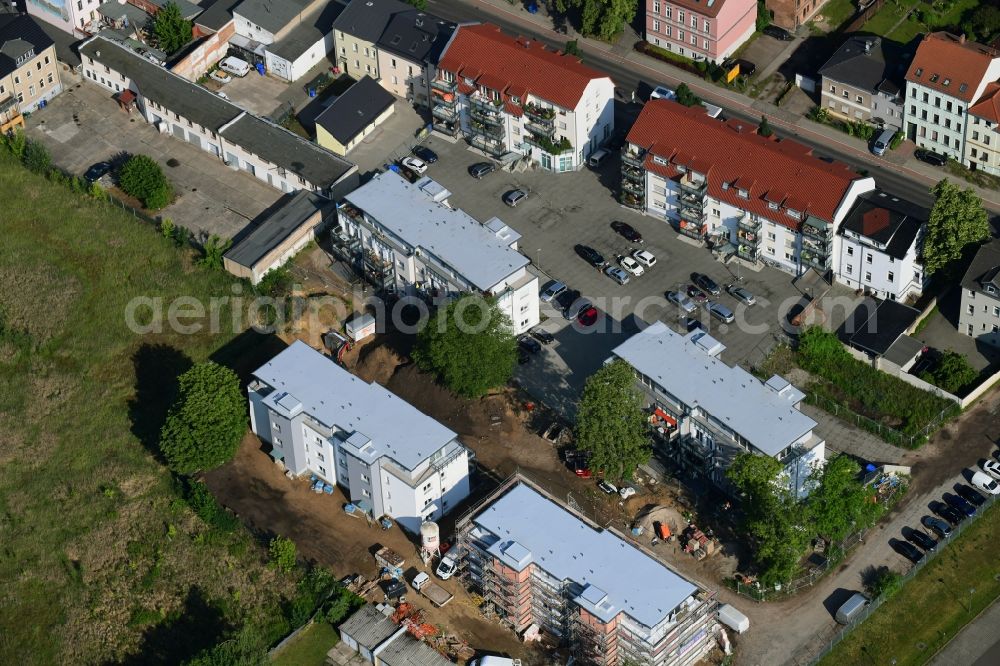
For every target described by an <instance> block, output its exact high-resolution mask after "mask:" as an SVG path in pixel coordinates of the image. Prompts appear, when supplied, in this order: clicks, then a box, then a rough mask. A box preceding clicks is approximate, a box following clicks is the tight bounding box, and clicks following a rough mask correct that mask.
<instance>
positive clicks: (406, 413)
mask: <svg viewBox="0 0 1000 666" xmlns="http://www.w3.org/2000/svg"><path fill="white" fill-rule="evenodd" d="M254 376H255V377H257V378H258V379H260V380H261V381H263V382H265V383H267V384H268V385H270V386H272V387H273V388H274V389H275V391H277V392H279V393H288V394H291V395H292V396H294V398H295V399H296V400H297V401H298V402H300V403H301V405H302V409H303V411H305V412H306V413H307V414H309V415H310V416H311V417H312V418H314V419H316V420H317V421H319V422H320V423H322V424H324V425H326V426H328V427H331V428H333V427H337V428H340V429H342V430H345V431H346V432H349V433H353V434H352V436H351V437H350V438H349V439H350V440H351V441H352V442H358V443H359V444H360V446H358V447H357V448H359V449H360V450H361V452H362V454H365V455H366V457H368V458H369V459H371V460H376V459H378V458H380V457H382V456H388V457H390V458H392V459H393V460H395V461H396V462H397V463H399V464H400V465H402V466H403V467H405V468H407V469H408V470H414V469H416V467H417V466H418V465H420V463H422V462H423V461H424V460H426V459H427V458H429V457H430V456H431V454H433V453H435V452H436V451H438V450H439V449H441V448H442V447H444V446H445V445H447V444H448V443H450V442H451V441H452V440H454V439H455V433H454V432H452V431H451V430H449V429H448V428H446V427H444V426H443V425H441V424H440V423H438V422H437V421H436V420H434V419H432V418H431V417H429V416H427V415H426V414H424V413H423V412H421V411H419V410H418V409H417V408H416V407H414V406H413V405H411V404H410V403H408V402H406V401H405V400H403V399H402V398H400V397H398V396H396V395H395V394H394V393H392V392H390V391H387V390H386V389H384V388H382V387H381V386H379V385H378V384H369V383H367V382H366V381H364V380H363V379H360V378H358V377H355V376H354V375H352V374H351V373H350V372H348V371H347V370H345V369H344V368H342V367H340V366H339V365H337V364H336V363H334V362H333V361H332V360H331V359H330V358H328V357H326V356H324V355H323V354H320V353H319V352H318V351H316V350H315V349H313V348H312V347H310V346H309V345H307V344H306V343H304V342H302V341H301V340H297V341H295V342H293V343H292V345H291V346H290V347H288V348H287V349H285V350H284V351H282V352H281V353H280V354H278V355H277V356H275V357H274V358H272V359H271V360H270V361H268V362H267V363H265V364H264V365H262V366H261V367H259V368H258V369H257V370H256V371H255V372H254ZM268 397H271V396H268ZM277 400H279V401H280V400H281V398H280V397H279V398H277ZM361 440H366V441H361ZM367 440H370V441H367ZM366 444H367V445H368V446H365V445H366Z"/></svg>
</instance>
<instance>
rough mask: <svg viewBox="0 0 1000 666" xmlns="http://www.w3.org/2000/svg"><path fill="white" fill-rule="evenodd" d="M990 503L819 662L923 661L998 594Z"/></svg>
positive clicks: (828, 665) (995, 519)
mask: <svg viewBox="0 0 1000 666" xmlns="http://www.w3.org/2000/svg"><path fill="white" fill-rule="evenodd" d="M998 531H1000V510H998V507H997V505H994V506H993V507H992V508H990V509H989V511H988V512H987V513H986V514H985V515H984V516H982V517H980V518H979V519H978V521H977V522H976V523H975V524H974V525H972V526H970V527H969V528H968V529H966V530H965V532H963V533H962V534H961V535H960V536H958V537H957V538H955V540H954V541H953V542H952V543H951V544H950V545H948V547H947V548H944V549H943V550H942V551H941V552H940V553H938V555H937V556H936V557H935V558H934V561H933V562H930V563H929V564H928V565H927V566H925V567H924V568H923V569H921V570H920V571H919V572H918V573H917V574H916V575H915V576H914V577H913V578H912V579H910V580H909V581H908V582H907V583H906V585H905V586H904V587H903V589H902V590H900V591H899V592H898V593H897V594H896V596H894V597H893V598H892V599H890V600H889V601H887V602H886V603H884V604H882V606H881V607H880V608H879V609H878V610H877V611H875V612H874V613H872V615H871V617H869V618H868V619H867V620H866V621H865V622H863V623H862V624H861V625H860V626H858V627H857V628H856V629H854V631H852V632H851V633H850V634H849V635H848V636H847V638H845V639H844V640H843V641H841V642H840V644H838V645H837V647H836V648H834V649H833V651H832V652H831V653H830V654H828V655H827V656H826V657H825V658H824V659H823V660H822V661H821V662H820V664H821V665H822V666H835V665H838V664H863V663H876V664H889V663H893V664H898V665H899V666H903V665H904V664H913V665H914V666H918V665H919V664H923V663H925V662H926V661H927V660H928V659H930V658H931V656H932V655H933V654H934V653H935V652H936V651H937V650H938V649H940V648H941V647H942V646H943V645H944V644H945V643H947V642H948V641H949V640H950V639H951V638H953V637H954V636H955V634H957V633H958V632H959V631H960V630H961V629H962V627H964V626H965V625H966V624H968V622H969V621H970V620H972V619H973V618H974V617H976V615H977V614H978V613H979V612H980V611H981V610H982V609H984V608H986V607H987V606H989V605H990V604H992V603H993V602H994V601H995V600H996V599H997V597H998V596H1000V576H998V569H997V554H996V535H997V533H998Z"/></svg>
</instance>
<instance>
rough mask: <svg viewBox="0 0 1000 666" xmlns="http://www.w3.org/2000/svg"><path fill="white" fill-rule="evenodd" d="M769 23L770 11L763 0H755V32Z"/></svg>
mask: <svg viewBox="0 0 1000 666" xmlns="http://www.w3.org/2000/svg"><path fill="white" fill-rule="evenodd" d="M769 25H771V11H770V10H769V9H768V8H767V4H766V3H765V2H764V0H757V32H760V31H761V30H763V29H764V28H766V27H767V26H769Z"/></svg>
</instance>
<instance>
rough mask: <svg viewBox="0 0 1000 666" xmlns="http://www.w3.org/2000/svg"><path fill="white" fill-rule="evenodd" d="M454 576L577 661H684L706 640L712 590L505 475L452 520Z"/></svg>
mask: <svg viewBox="0 0 1000 666" xmlns="http://www.w3.org/2000/svg"><path fill="white" fill-rule="evenodd" d="M455 533H456V536H457V541H458V543H457V545H456V549H455V551H456V552H457V553H458V554H459V555H460V556H461V558H462V560H461V562H460V563H459V567H460V568H461V569H462V571H463V573H464V576H463V581H464V582H465V584H466V585H467V586H468V587H470V588H471V589H472V591H473V592H475V593H476V594H478V595H480V596H481V597H482V598H483V608H488V609H489V610H490V611H492V612H493V613H495V614H496V615H497V616H498V617H499V618H500V619H501V620H502V622H503V623H504V624H506V625H507V626H509V627H510V628H511V629H512V630H513V631H514V632H515V633H517V634H518V635H521V634H522V633H523V632H524V631H526V630H528V629H529V628H530V627H532V626H533V625H534V626H536V627H538V628H539V629H540V630H541V631H542V632H544V633H545V634H548V635H549V636H551V637H552V639H553V642H555V643H559V644H561V645H564V646H567V647H569V648H570V649H571V650H572V651H573V653H574V658H575V659H574V661H578V662H579V663H583V664H602V665H608V666H611V665H613V664H622V663H636V664H650V665H651V666H664V665H666V664H670V665H678V666H686V665H688V664H694V663H697V662H698V661H699V660H700V659H702V658H703V657H704V656H705V655H706V653H708V652H709V651H710V650H712V648H713V647H714V646H715V643H716V637H717V634H718V631H719V625H718V623H717V621H716V609H717V608H718V604H717V602H716V601H715V598H714V594H713V593H712V592H710V591H708V590H706V589H704V588H702V587H700V586H699V585H698V584H696V583H695V582H694V581H691V580H689V579H687V578H684V577H683V576H681V575H680V574H678V573H677V572H675V571H674V570H673V569H671V568H670V567H669V566H668V565H667V564H665V563H664V562H663V561H662V560H660V559H657V558H654V557H652V556H651V555H649V554H647V553H646V552H645V551H644V550H642V549H641V548H639V547H638V546H636V545H635V544H633V543H632V542H631V541H629V540H627V539H625V538H623V536H622V535H621V534H620V533H618V532H617V531H615V529H614V528H611V527H606V528H605V527H601V526H600V525H597V524H596V523H594V522H593V521H591V520H590V519H589V518H588V517H586V516H584V515H583V514H582V513H579V512H578V511H576V510H575V509H572V508H570V507H568V506H565V505H564V504H562V503H561V502H559V501H557V500H556V499H555V498H554V497H552V496H551V495H550V494H548V493H547V492H545V491H544V490H542V489H541V488H540V487H538V486H536V485H535V484H533V483H531V482H529V481H528V480H527V479H525V478H523V477H520V476H514V477H512V478H511V479H509V480H508V481H507V482H506V483H504V484H502V485H501V486H500V488H498V489H497V490H495V491H494V492H493V493H491V494H490V495H489V496H488V497H487V498H486V499H484V500H483V501H482V502H481V503H480V504H479V505H478V506H476V507H475V508H473V509H472V510H471V511H469V513H468V514H466V515H465V516H463V517H462V518H461V519H460V520H459V521H458V524H457V525H456V526H455Z"/></svg>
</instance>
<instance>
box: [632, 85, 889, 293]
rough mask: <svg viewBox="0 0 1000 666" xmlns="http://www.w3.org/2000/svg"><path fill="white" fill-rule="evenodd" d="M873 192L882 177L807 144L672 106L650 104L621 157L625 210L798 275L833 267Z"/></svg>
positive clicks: (666, 102) (698, 110) (741, 122)
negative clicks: (861, 203)
mask: <svg viewBox="0 0 1000 666" xmlns="http://www.w3.org/2000/svg"><path fill="white" fill-rule="evenodd" d="M873 189H875V181H874V179H872V178H863V177H861V176H859V175H858V174H857V173H856V172H855V171H854V170H853V169H852V168H851V167H849V166H848V165H846V164H844V163H842V162H835V161H828V160H824V159H820V158H819V157H817V156H816V155H814V154H813V152H812V150H811V149H809V148H807V147H806V146H803V145H802V144H799V143H796V142H795V141H792V140H789V139H774V138H765V137H763V136H760V135H758V134H757V132H756V127H755V126H754V125H752V124H750V123H748V122H746V121H744V120H739V119H735V118H734V119H730V120H728V121H726V122H719V121H718V120H714V119H712V118H711V117H709V116H708V115H707V114H706V113H705V112H704V110H703V109H702V108H701V107H692V108H688V107H685V106H682V105H681V104H678V103H677V102H674V101H670V100H665V99H658V100H651V101H649V102H647V103H646V105H645V106H644V107H643V109H642V112H641V113H640V114H639V118H638V120H636V122H635V124H634V125H633V126H632V129H631V130H630V131H629V133H628V136H627V137H626V144H625V147H624V148H623V150H622V191H621V201H622V203H623V204H625V205H626V206H629V207H631V208H635V209H637V210H640V211H642V212H644V213H646V214H647V215H650V216H652V217H655V218H658V219H662V220H664V221H665V222H668V223H669V224H671V225H673V226H674V227H676V228H677V230H678V231H679V233H680V234H681V235H682V236H684V237H686V238H689V239H692V240H693V242H697V243H702V242H704V241H705V240H706V239H709V238H711V239H713V248H714V249H716V250H717V251H719V252H728V253H736V254H737V255H738V256H739V257H740V259H742V260H744V261H747V262H750V263H758V262H763V263H766V264H770V265H772V266H775V267H777V268H780V269H782V270H785V271H788V272H789V273H792V274H794V275H801V274H802V273H803V272H805V271H807V270H809V269H810V268H815V269H816V270H818V271H820V272H821V273H828V272H830V271H831V270H833V269H834V268H835V267H834V266H833V261H834V258H835V252H834V242H833V241H834V232H835V230H836V228H837V226H838V225H839V224H840V223H841V221H842V220H843V219H844V217H845V216H846V215H847V212H848V211H849V210H850V209H851V207H852V206H853V205H854V202H855V201H856V199H857V197H858V196H859V195H860V194H862V193H864V192H869V191H871V190H873ZM834 272H836V271H835V270H834Z"/></svg>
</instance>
